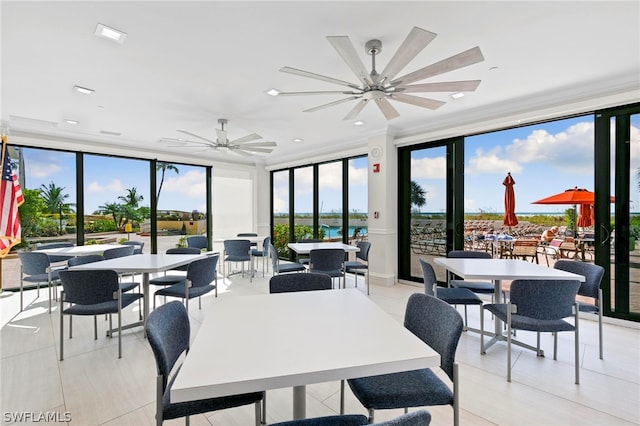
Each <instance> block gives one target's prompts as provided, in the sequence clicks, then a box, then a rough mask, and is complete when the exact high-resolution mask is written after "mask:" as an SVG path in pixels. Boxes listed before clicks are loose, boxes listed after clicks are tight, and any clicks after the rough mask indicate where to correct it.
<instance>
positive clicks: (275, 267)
mask: <svg viewBox="0 0 640 426" xmlns="http://www.w3.org/2000/svg"><path fill="white" fill-rule="evenodd" d="M269 257H270V258H271V266H272V267H273V273H274V274H277V273H278V264H279V261H278V250H276V248H275V247H274V246H273V244H271V243H269Z"/></svg>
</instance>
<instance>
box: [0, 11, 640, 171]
mask: <svg viewBox="0 0 640 426" xmlns="http://www.w3.org/2000/svg"><path fill="white" fill-rule="evenodd" d="M0 12H1V14H2V16H1V18H2V28H1V32H2V75H1V77H2V98H1V100H2V103H1V105H0V106H1V110H2V127H3V131H5V132H7V133H8V134H9V138H10V143H12V142H13V143H28V144H33V145H38V146H56V147H63V148H68V149H78V150H86V151H98V152H107V153H118V152H120V151H122V149H126V150H128V151H129V152H131V153H133V156H139V157H146V158H158V159H161V160H175V159H179V158H180V159H185V158H187V159H191V160H192V161H193V162H195V163H199V164H201V163H209V164H212V163H213V162H214V160H222V161H227V160H228V161H234V162H245V163H246V162H249V163H253V162H254V161H255V162H257V163H259V164H266V165H267V166H269V165H271V166H273V165H277V164H284V163H286V162H292V161H293V162H295V161H300V159H301V158H302V159H307V158H309V156H310V155H314V156H323V155H328V154H329V155H330V153H335V152H338V151H348V150H352V151H353V150H355V151H357V150H361V151H362V152H363V153H364V152H366V141H367V138H368V137H370V136H372V135H376V134H378V135H379V134H382V133H385V132H390V133H392V134H395V135H398V136H399V137H403V136H408V135H415V134H419V135H420V136H419V138H422V139H423V140H424V138H430V137H431V138H433V137H435V135H447V134H448V135H452V134H459V133H460V132H461V131H468V130H478V129H482V128H483V127H495V126H506V125H514V124H516V123H517V122H518V121H521V122H528V121H532V120H537V119H540V118H542V117H546V116H549V115H554V114H567V113H573V112H580V111H588V110H590V109H593V108H594V107H601V106H608V105H616V104H621V103H627V102H634V101H638V100H639V99H640V2H638V1H625V2H612V1H603V2H595V1H586V2H578V1H568V2H559V1H554V2H538V1H532V2H520V1H511V2H506V1H498V2H485V1H473V2H459V1H445V2H435V1H420V2H418V1H411V2H400V1H388V2H383V1H355V2H342V1H341V2H337V1H336V2H332V1H316V2H312V1H285V2H271V1H258V2H246V1H235V2H218V1H200V2H183V1H171V2H168V1H167V2H148V1H141V2H106V1H105V2H93V1H85V2H57V1H51V2H30V1H29V2H11V1H2V3H1V10H0ZM98 23H102V24H105V25H108V26H111V27H114V28H117V29H119V30H122V31H124V32H126V33H127V38H126V41H125V43H124V44H122V45H120V44H117V43H114V42H112V41H109V40H106V39H102V38H99V37H96V36H95V35H94V30H95V27H96V25H97V24H98ZM414 26H418V27H421V28H424V29H426V30H429V31H432V32H434V33H437V34H438V36H437V37H436V39H435V40H434V41H433V42H432V43H431V44H430V45H429V46H427V48H426V49H424V50H423V51H422V52H421V53H420V54H418V56H417V57H416V58H415V59H414V60H413V61H412V62H410V63H409V65H408V66H407V67H406V68H405V69H404V70H403V71H402V72H401V74H404V73H407V72H411V71H414V70H416V69H418V68H422V67H424V66H426V65H429V64H431V63H434V62H437V61H440V60H442V59H444V58H447V57H449V56H452V55H454V54H457V53H459V52H462V51H464V50H467V49H469V48H472V47H475V46H479V47H480V48H481V50H482V52H483V54H484V57H485V61H484V62H481V63H479V64H475V65H471V66H469V67H466V68H463V69H460V70H456V71H453V72H450V73H447V74H443V75H441V76H438V77H434V78H432V79H429V80H426V81H422V82H435V81H449V80H473V79H481V80H482V83H481V84H480V86H479V87H478V89H477V90H476V91H475V92H471V93H468V94H467V96H466V97H464V98H462V99H460V100H452V99H451V98H449V93H434V94H420V96H428V97H431V98H434V99H440V100H444V101H447V104H445V105H444V106H442V107H441V108H440V109H438V110H436V111H432V110H428V109H423V108H420V107H416V106H412V105H406V104H402V103H398V102H395V103H394V106H395V107H396V108H397V110H398V111H399V112H400V117H399V118H397V119H394V120H391V121H388V122H387V120H385V119H384V117H383V115H382V113H381V112H380V111H379V110H378V109H377V108H376V107H375V105H367V107H366V108H365V109H364V110H363V111H362V113H361V114H360V116H359V117H358V118H359V119H362V120H364V121H365V122H366V125H364V126H360V127H356V126H354V125H353V124H352V122H351V121H353V120H351V121H344V120H342V118H343V117H344V115H345V114H346V113H347V112H348V111H349V110H350V109H351V108H352V107H353V105H354V103H355V102H356V101H351V102H350V103H344V104H341V105H339V106H335V107H332V108H327V109H324V110H321V111H317V112H302V111H303V110H304V109H307V108H311V107H314V106H317V105H321V104H324V103H328V102H331V101H333V100H337V99H340V98H341V97H342V96H331V95H328V96H327V95H315V96H296V97H282V96H281V97H271V96H268V95H267V94H265V91H266V90H267V89H269V88H277V89H279V90H281V91H308V90H339V89H341V87H339V86H335V85H332V84H329V83H325V82H321V81H316V80H312V79H308V78H304V77H299V76H294V75H290V74H285V73H282V72H279V71H278V70H279V69H280V68H281V67H283V66H285V65H286V66H291V67H294V68H300V69H303V70H307V71H311V72H315V73H318V74H323V75H327V76H330V77H334V78H337V79H341V80H347V81H352V82H357V79H356V78H355V77H354V75H353V73H352V72H351V70H350V69H349V68H348V67H347V65H346V64H345V63H344V62H343V61H342V59H341V58H340V57H339V55H338V53H337V52H336V51H335V50H334V49H333V47H332V46H331V45H330V44H329V42H328V41H327V39H326V36H329V35H347V36H349V37H350V39H351V41H352V42H353V43H354V45H355V47H356V49H357V51H358V52H362V61H363V62H364V63H365V65H366V67H367V68H368V69H369V68H370V57H369V56H368V55H366V54H365V53H364V44H365V42H366V41H367V40H369V39H372V38H377V39H380V40H381V41H382V43H383V45H382V53H381V54H380V55H379V57H378V63H377V65H378V66H377V68H378V69H379V70H380V69H382V68H384V65H386V63H387V62H388V61H389V59H390V58H391V56H392V54H393V53H394V52H395V51H396V49H397V48H398V47H399V45H400V43H401V42H402V41H403V40H404V38H405V37H406V36H407V34H408V33H409V31H410V30H411V28H412V27H414ZM492 68H496V69H492ZM74 85H79V86H84V87H88V88H92V89H94V90H95V93H94V94H92V95H90V96H87V95H81V94H79V93H76V92H74V91H73V90H72V88H73V86H74ZM219 118H227V119H229V124H228V125H227V127H226V130H228V133H229V138H230V139H235V138H238V137H242V136H245V135H247V134H249V133H253V132H256V133H259V134H260V135H262V136H263V138H264V140H267V141H276V142H277V144H278V147H277V148H276V149H275V150H274V151H273V153H271V154H269V155H267V156H261V157H256V158H250V159H246V158H245V157H240V156H237V155H234V154H231V153H226V152H222V153H221V152H216V151H213V150H207V151H203V150H202V148H196V147H190V148H184V147H181V148H173V147H171V146H170V145H171V144H167V143H161V142H159V140H160V139H161V138H163V137H168V138H179V137H183V136H184V135H182V134H180V133H178V132H177V130H178V129H184V130H188V131H190V132H193V133H196V134H199V135H202V136H205V137H210V138H212V139H215V130H214V129H215V128H216V127H219V125H218V124H217V120H218V119H219ZM64 119H73V120H77V121H79V122H80V124H78V125H69V124H66V123H65V122H64V121H63V120H64ZM35 120H38V121H35ZM100 131H113V132H119V133H121V134H122V135H121V136H107V135H103V134H101V133H100ZM42 135H45V136H46V137H44V138H43V137H42ZM294 138H302V139H304V142H303V143H297V144H296V143H294V142H292V139H294ZM405 139H407V138H405ZM408 139H410V137H408ZM51 141H53V142H51Z"/></svg>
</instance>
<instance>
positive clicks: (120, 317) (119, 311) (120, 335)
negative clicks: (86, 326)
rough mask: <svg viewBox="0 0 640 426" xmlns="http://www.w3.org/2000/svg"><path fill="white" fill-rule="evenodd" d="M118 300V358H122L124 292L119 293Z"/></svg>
mask: <svg viewBox="0 0 640 426" xmlns="http://www.w3.org/2000/svg"><path fill="white" fill-rule="evenodd" d="M116 294H117V296H116V297H117V298H118V358H122V292H121V291H120V290H118V291H117V293H116ZM109 325H111V315H109Z"/></svg>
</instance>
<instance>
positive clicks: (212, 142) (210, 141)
mask: <svg viewBox="0 0 640 426" xmlns="http://www.w3.org/2000/svg"><path fill="white" fill-rule="evenodd" d="M178 131H179V132H180V133H184V134H185V135H189V136H193V137H194V138H198V139H202V140H203V141H205V142H209V144H211V145H213V146H216V145H217V144H218V142H214V141H212V140H211V139H207V138H203V137H202V136H198V135H196V134H195V133H191V132H187V131H186V130H178Z"/></svg>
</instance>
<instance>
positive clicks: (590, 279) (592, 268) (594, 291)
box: [553, 260, 604, 300]
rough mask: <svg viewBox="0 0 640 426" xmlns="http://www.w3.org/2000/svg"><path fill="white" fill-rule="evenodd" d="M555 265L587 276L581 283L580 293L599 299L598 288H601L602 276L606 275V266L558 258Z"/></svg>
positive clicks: (556, 267) (557, 267)
mask: <svg viewBox="0 0 640 426" xmlns="http://www.w3.org/2000/svg"><path fill="white" fill-rule="evenodd" d="M553 267H554V268H555V269H561V270H563V271H567V272H572V273H574V274H578V275H582V276H583V277H584V278H585V281H584V282H583V283H581V284H580V289H579V290H578V294H579V295H581V296H586V297H593V298H594V299H596V300H598V298H599V291H598V290H600V284H601V283H602V277H603V276H604V268H603V267H602V266H600V265H596V264H593V263H588V262H580V261H576V260H558V261H556V263H555V265H553Z"/></svg>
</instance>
